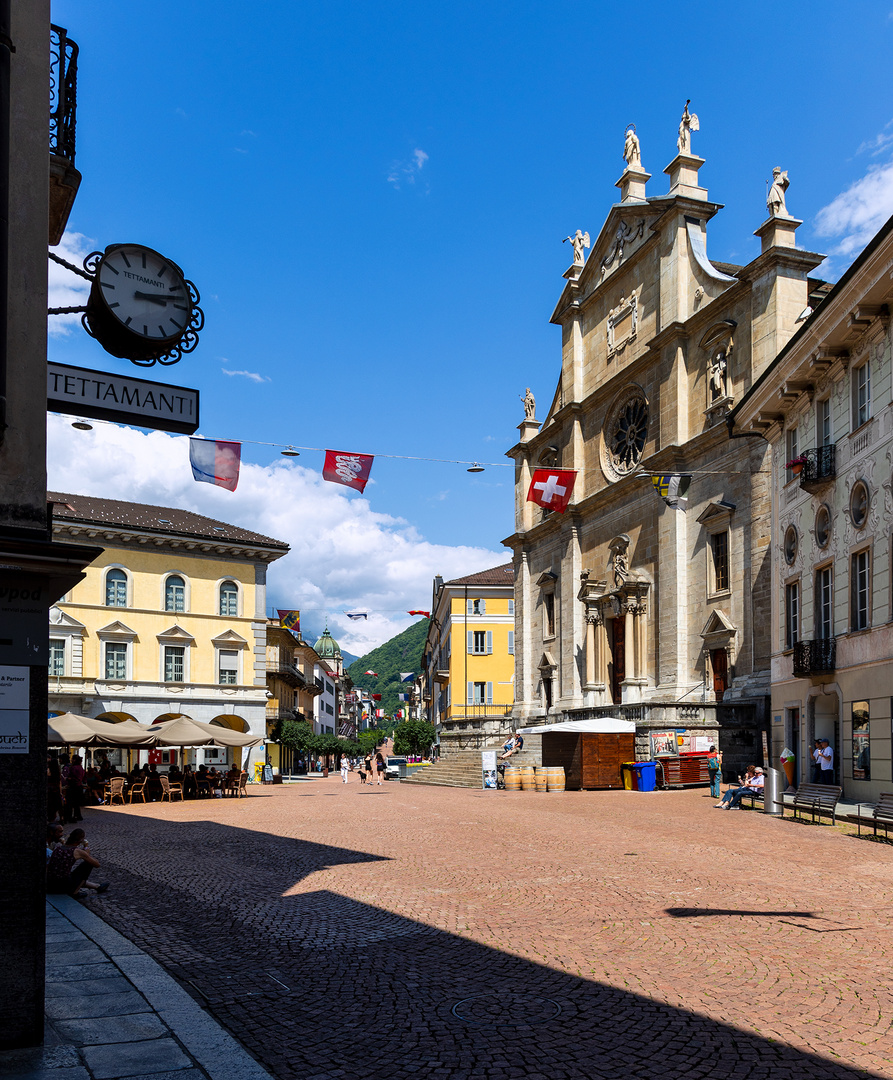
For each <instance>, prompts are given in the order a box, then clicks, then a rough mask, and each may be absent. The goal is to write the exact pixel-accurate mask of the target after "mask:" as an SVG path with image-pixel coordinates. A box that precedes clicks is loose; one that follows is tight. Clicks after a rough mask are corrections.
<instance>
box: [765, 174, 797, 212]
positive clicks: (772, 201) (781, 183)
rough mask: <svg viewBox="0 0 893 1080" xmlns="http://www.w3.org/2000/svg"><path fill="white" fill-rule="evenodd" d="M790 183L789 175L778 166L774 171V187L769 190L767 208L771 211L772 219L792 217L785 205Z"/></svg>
mask: <svg viewBox="0 0 893 1080" xmlns="http://www.w3.org/2000/svg"><path fill="white" fill-rule="evenodd" d="M790 183H791V181H790V180H788V174H787V173H786V172H782V171H781V166H779V165H776V166H775V168H774V169H773V170H772V186H771V187H770V188H769V195H768V197H767V198H766V206H767V207H768V209H769V216H770V217H789V216H790V215H789V214H788V208H787V207H786V206H785V204H784V195H785V192H786V191H787V190H788V187H789V186H790Z"/></svg>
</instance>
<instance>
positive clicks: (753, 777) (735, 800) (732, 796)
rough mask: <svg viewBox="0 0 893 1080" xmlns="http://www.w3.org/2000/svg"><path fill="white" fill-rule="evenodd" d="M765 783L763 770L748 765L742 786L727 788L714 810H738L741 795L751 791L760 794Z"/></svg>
mask: <svg viewBox="0 0 893 1080" xmlns="http://www.w3.org/2000/svg"><path fill="white" fill-rule="evenodd" d="M765 782H766V778H765V777H764V776H763V770H762V769H761V768H759V766H756V765H748V767H747V772H746V773H745V775H744V783H743V784H742V786H741V787H737V788H729V790H728V791H727V792H726V793H725V795H723V797H722V802H718V803H716V805H715V807H714V809H718V810H740V809H741V797H742V795H746V794H747V793H748V792H751V791H753V792H762V790H763V785H764V784H765Z"/></svg>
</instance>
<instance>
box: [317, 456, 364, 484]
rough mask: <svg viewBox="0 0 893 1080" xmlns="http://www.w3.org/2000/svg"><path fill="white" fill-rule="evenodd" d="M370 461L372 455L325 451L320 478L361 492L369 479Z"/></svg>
mask: <svg viewBox="0 0 893 1080" xmlns="http://www.w3.org/2000/svg"><path fill="white" fill-rule="evenodd" d="M372 461H373V457H372V454H345V453H342V452H341V451H340V450H326V461H325V465H324V466H323V470H322V478H323V480H330V481H331V482H332V483H333V484H344V486H345V487H349V488H353V489H354V490H355V491H363V489H364V488H365V487H366V481H367V480H368V479H369V471H370V470H371V468H372Z"/></svg>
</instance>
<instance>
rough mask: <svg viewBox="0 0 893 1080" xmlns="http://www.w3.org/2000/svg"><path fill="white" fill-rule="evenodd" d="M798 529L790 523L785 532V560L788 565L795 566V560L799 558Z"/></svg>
mask: <svg viewBox="0 0 893 1080" xmlns="http://www.w3.org/2000/svg"><path fill="white" fill-rule="evenodd" d="M797 541H798V536H797V529H796V527H795V526H793V525H788V527H787V529H786V530H785V534H784V561H785V562H786V563H787V564H788V566H793V564H794V560H795V559H796V558H797V547H798V543H797Z"/></svg>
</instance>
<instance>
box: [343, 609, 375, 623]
mask: <svg viewBox="0 0 893 1080" xmlns="http://www.w3.org/2000/svg"><path fill="white" fill-rule="evenodd" d="M344 614H345V615H346V616H347V617H348V619H353V620H354V622H356V621H357V619H368V618H369V612H368V611H345V612H344Z"/></svg>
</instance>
